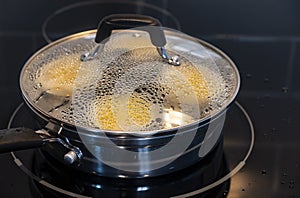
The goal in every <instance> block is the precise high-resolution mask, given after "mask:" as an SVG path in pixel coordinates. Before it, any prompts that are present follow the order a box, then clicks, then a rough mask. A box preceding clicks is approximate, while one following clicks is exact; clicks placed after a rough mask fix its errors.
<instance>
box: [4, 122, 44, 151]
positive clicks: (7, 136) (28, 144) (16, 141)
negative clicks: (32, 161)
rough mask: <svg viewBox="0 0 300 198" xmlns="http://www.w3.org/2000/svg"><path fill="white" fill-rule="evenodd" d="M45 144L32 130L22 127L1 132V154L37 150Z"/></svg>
mask: <svg viewBox="0 0 300 198" xmlns="http://www.w3.org/2000/svg"><path fill="white" fill-rule="evenodd" d="M45 143H46V141H44V139H43V138H42V137H40V135H38V134H36V133H35V131H34V130H32V129H28V128H23V127H22V128H12V129H3V130H0V153H7V152H11V151H16V150H22V149H30V148H36V147H40V146H42V145H44V144H45Z"/></svg>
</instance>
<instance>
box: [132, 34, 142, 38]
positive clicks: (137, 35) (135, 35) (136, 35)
mask: <svg viewBox="0 0 300 198" xmlns="http://www.w3.org/2000/svg"><path fill="white" fill-rule="evenodd" d="M132 36H133V37H136V38H139V37H141V35H140V34H139V33H134V34H133V35H132Z"/></svg>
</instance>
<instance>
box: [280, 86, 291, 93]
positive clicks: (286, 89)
mask: <svg viewBox="0 0 300 198" xmlns="http://www.w3.org/2000/svg"><path fill="white" fill-rule="evenodd" d="M281 91H282V92H283V93H287V92H288V91H289V88H287V87H282V88H281Z"/></svg>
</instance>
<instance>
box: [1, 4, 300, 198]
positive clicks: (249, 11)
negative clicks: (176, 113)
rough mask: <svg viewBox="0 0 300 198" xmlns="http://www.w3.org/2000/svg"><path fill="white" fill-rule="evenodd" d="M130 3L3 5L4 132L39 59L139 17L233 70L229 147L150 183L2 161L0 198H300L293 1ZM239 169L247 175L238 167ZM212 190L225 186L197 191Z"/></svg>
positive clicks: (32, 159)
mask: <svg viewBox="0 0 300 198" xmlns="http://www.w3.org/2000/svg"><path fill="white" fill-rule="evenodd" d="M124 2H125V1H122V3H120V1H104V0H98V1H97V0H94V1H85V2H84V3H82V2H81V1H75V0H72V1H55V0H40V1H34V0H28V1H20V0H12V1H8V0H4V1H1V2H0V64H1V66H0V93H1V103H0V104H1V111H0V126H1V128H6V127H7V126H8V124H9V120H10V118H11V117H12V115H13V112H14V111H15V109H16V108H17V107H18V106H19V105H20V104H21V103H22V97H21V93H20V90H19V85H18V83H19V73H20V70H21V68H22V66H23V65H24V63H25V62H26V60H27V59H28V58H29V57H30V56H31V55H32V54H33V53H34V52H36V51H37V50H38V49H39V48H40V47H42V46H43V45H45V44H47V42H51V41H52V40H55V39H57V38H59V37H61V36H65V35H68V34H70V33H74V32H78V31H82V30H86V29H91V28H95V27H96V26H97V23H98V21H99V18H101V17H102V16H103V15H105V14H109V13H113V12H133V13H142V14H149V15H153V16H156V17H158V18H160V20H161V21H162V23H163V25H165V26H167V27H170V28H174V29H179V30H181V31H183V32H185V33H187V34H190V35H193V36H195V37H198V38H201V39H204V40H206V41H208V42H210V43H212V44H214V45H215V46H217V47H219V48H220V49H222V50H223V51H224V52H226V53H227V54H228V55H229V56H230V57H231V58H232V59H233V61H234V62H235V63H236V65H237V67H238V69H239V71H240V74H241V78H242V82H241V90H240V92H239V95H238V98H237V101H238V102H239V103H234V104H233V105H232V107H231V108H230V110H229V111H228V115H227V117H226V122H225V127H224V129H223V141H221V143H220V144H218V146H217V147H216V148H215V149H214V150H213V151H212V152H211V153H210V155H209V156H208V157H207V159H205V160H204V161H200V162H201V163H198V164H196V165H195V166H193V167H190V168H188V169H185V170H183V171H180V172H177V173H173V174H171V175H167V176H162V177H157V178H150V179H147V180H122V179H121V180H119V179H118V180H112V179H109V178H90V177H86V176H85V175H84V176H80V175H78V177H75V176H74V175H76V174H74V173H69V172H68V171H64V174H58V173H57V168H53V164H48V163H47V161H45V160H44V158H43V157H44V156H43V155H41V153H40V152H39V150H27V151H19V152H15V153H14V154H13V155H12V154H0V197H26V198H27V197H29V198H30V197H55V196H57V197H68V196H82V195H83V196H87V197H89V196H98V197H154V196H155V197H170V196H177V195H183V196H186V195H192V194H193V193H192V192H194V194H193V196H194V197H246V198H247V197H280V198H281V197H300V188H299V182H300V167H299V166H300V158H299V151H300V147H299V145H300V144H299V142H300V135H299V134H300V133H299V129H298V127H299V126H300V125H299V123H300V117H299V116H298V112H300V106H299V101H300V88H299V84H300V82H299V77H298V76H299V75H300V69H299V68H300V67H298V66H299V64H300V43H299V42H300V26H299V25H298V23H299V20H300V12H299V11H298V10H299V9H298V8H299V6H300V4H299V3H298V2H296V1H293V0H287V1H284V2H283V1H279V0H275V1H274V0H262V1H258V0H253V1H248V2H241V1H237V0H229V1H224V2H223V1H222V2H221V1H187V2H183V1H179V0H172V1H167V0H155V1H150V0H148V1H144V0H143V1H128V2H127V1H126V2H125V3H124ZM166 10H168V11H166ZM239 104H241V105H242V107H243V108H244V109H245V110H246V112H247V113H248V114H249V116H250V117H251V120H252V122H253V125H254V129H255V141H254V147H253V150H252V152H251V155H250V156H249V158H247V160H246V161H243V160H244V159H245V157H246V156H247V152H248V151H249V148H250V146H251V130H250V125H249V120H247V117H246V116H245V113H244V112H243V111H242V110H241V108H240V106H239ZM27 111H28V110H27V109H26V107H25V106H21V107H20V109H19V111H18V112H17V113H16V114H15V116H14V119H13V120H12V123H11V124H12V126H17V125H22V126H32V125H34V121H32V120H31V117H30V116H28V114H27V113H28V112H27ZM14 157H15V158H14ZM14 160H15V161H14ZM18 160H20V161H18ZM16 161H17V162H21V168H20V167H18V166H17V164H19V165H20V163H16ZM240 162H245V165H244V166H241V167H239V166H238V165H239V163H240ZM236 167H238V168H236ZM239 168H241V169H240V170H239ZM59 170H60V169H59ZM232 171H233V172H232ZM204 173H206V174H204ZM208 173H211V174H212V175H213V176H210V177H209V182H208V180H205V177H204V176H203V175H206V176H207V175H209V174H208ZM233 173H234V174H233ZM213 177H214V178H213ZM224 177H225V178H226V179H223V180H222V178H224ZM41 181H42V182H41ZM218 181H221V182H218ZM216 182H217V183H216ZM210 183H216V184H219V185H216V186H215V187H213V188H211V189H210V190H208V191H202V190H201V189H203V188H205V187H206V186H207V185H208V186H209V184H210ZM57 189H60V190H58V191H59V192H57ZM61 190H63V192H61ZM65 191H66V192H71V194H68V193H67V194H66V193H64V192H65ZM197 192H199V193H197ZM72 193H74V194H72ZM188 193H192V194H188Z"/></svg>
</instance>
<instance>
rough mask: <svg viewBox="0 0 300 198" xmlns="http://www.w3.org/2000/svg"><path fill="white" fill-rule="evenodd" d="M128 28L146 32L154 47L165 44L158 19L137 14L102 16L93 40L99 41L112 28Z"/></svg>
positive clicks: (105, 37)
mask: <svg viewBox="0 0 300 198" xmlns="http://www.w3.org/2000/svg"><path fill="white" fill-rule="evenodd" d="M130 28H136V29H138V30H143V31H146V32H148V33H149V35H150V39H151V42H152V44H153V45H154V46H156V47H163V46H165V45H166V37H165V34H164V32H163V29H162V27H161V23H160V22H159V20H157V19H155V18H153V17H150V16H145V15H139V14H113V15H109V16H106V17H104V18H103V19H102V20H101V21H100V23H99V25H98V30H97V34H96V38H95V42H96V43H101V42H102V41H104V40H105V39H107V38H108V37H109V36H110V35H111V32H112V31H113V30H118V29H130Z"/></svg>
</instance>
